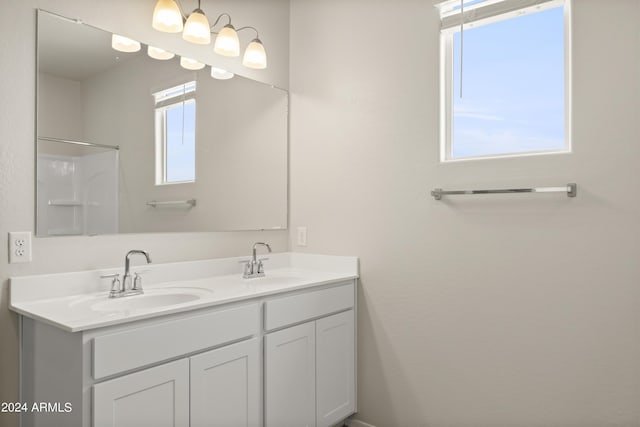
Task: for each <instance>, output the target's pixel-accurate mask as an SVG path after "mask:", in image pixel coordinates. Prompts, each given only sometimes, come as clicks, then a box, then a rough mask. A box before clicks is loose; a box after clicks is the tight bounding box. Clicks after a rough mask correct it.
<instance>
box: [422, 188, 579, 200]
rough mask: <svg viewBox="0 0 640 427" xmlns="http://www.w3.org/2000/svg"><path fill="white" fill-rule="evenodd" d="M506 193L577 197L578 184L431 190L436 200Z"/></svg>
mask: <svg viewBox="0 0 640 427" xmlns="http://www.w3.org/2000/svg"><path fill="white" fill-rule="evenodd" d="M504 193H566V194H567V197H576V195H577V194H578V184H567V185H565V186H562V187H535V188H507V189H504V190H451V191H445V190H443V189H442V188H436V189H434V190H433V191H431V195H432V196H433V198H434V199H436V200H441V199H442V196H452V195H467V194H504Z"/></svg>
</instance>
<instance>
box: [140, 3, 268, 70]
mask: <svg viewBox="0 0 640 427" xmlns="http://www.w3.org/2000/svg"><path fill="white" fill-rule="evenodd" d="M200 6H201V0H198V7H197V8H196V9H194V10H193V12H191V14H190V15H189V16H188V17H187V16H185V15H184V13H182V10H183V9H182V7H181V6H180V2H179V0H158V2H157V3H156V6H155V9H154V11H153V20H152V26H153V28H155V29H156V30H158V31H164V32H168V33H177V32H180V31H182V38H183V39H184V40H186V41H188V42H191V43H195V44H210V43H211V34H215V35H216V39H215V43H214V46H213V51H214V52H216V53H217V54H218V55H222V56H228V57H238V56H240V39H239V37H238V32H240V31H242V30H245V29H251V30H253V31H255V32H256V36H255V38H253V40H251V42H250V43H249V45H248V46H247V48H246V49H245V52H244V56H243V59H242V64H243V65H244V66H245V67H248V68H254V69H258V70H262V69H265V68H267V53H266V51H265V48H264V45H263V44H262V41H260V38H259V36H258V31H257V30H256V29H255V28H254V27H251V26H245V27H241V28H238V29H237V30H236V29H235V27H234V26H233V25H232V24H231V16H230V15H229V14H228V13H221V14H220V15H218V17H217V18H216V20H215V22H214V24H213V25H211V26H210V25H209V20H208V19H207V17H206V15H205V13H204V11H203V10H202V9H201V7H200ZM222 17H226V18H227V19H228V21H229V22H228V23H227V24H226V25H225V26H224V27H223V28H222V29H221V30H220V31H219V32H216V31H214V30H213V29H214V27H215V26H216V25H217V24H218V22H220V19H221V18H222ZM183 24H184V25H183Z"/></svg>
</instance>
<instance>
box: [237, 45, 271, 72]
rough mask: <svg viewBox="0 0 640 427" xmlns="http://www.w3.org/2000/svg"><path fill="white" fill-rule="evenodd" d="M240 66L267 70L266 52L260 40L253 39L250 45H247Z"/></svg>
mask: <svg viewBox="0 0 640 427" xmlns="http://www.w3.org/2000/svg"><path fill="white" fill-rule="evenodd" d="M242 65H244V66H245V67H248V68H254V69H256V70H263V69H265V68H267V52H265V50H264V45H263V44H262V42H261V41H260V39H253V40H252V41H251V43H249V46H247V49H246V50H245V51H244V57H243V58H242Z"/></svg>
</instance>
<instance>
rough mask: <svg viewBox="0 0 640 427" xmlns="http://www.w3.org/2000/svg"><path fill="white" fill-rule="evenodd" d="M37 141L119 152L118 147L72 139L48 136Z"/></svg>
mask: <svg viewBox="0 0 640 427" xmlns="http://www.w3.org/2000/svg"><path fill="white" fill-rule="evenodd" d="M38 140H42V141H51V142H62V143H63V144H73V145H84V146H86V147H98V148H106V149H109V150H119V149H120V146H119V145H105V144H96V143H95V142H85V141H74V140H72V139H61V138H52V137H50V136H39V137H38Z"/></svg>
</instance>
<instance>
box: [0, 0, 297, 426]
mask: <svg viewBox="0 0 640 427" xmlns="http://www.w3.org/2000/svg"><path fill="white" fill-rule="evenodd" d="M154 5H155V1H154V0H145V1H135V2H132V1H128V0H113V1H108V2H106V1H98V0H68V1H64V2H61V1H56V0H26V1H19V2H17V1H10V0H0V29H1V30H0V93H2V94H3V97H2V99H3V101H2V102H0V236H3V237H2V242H3V243H2V244H0V401H1V402H11V401H16V399H17V398H18V336H17V335H18V332H17V331H18V329H17V317H16V316H15V315H13V314H12V313H11V312H9V311H8V309H7V303H8V278H9V277H11V276H14V275H16V276H17V275H24V274H37V273H45V272H62V271H69V270H82V269H91V268H98V267H106V266H118V265H121V264H122V262H123V257H124V254H125V252H126V251H127V250H129V249H132V248H140V249H147V250H149V251H150V252H151V254H152V256H153V260H154V261H155V262H169V261H179V260H189V259H203V258H210V257H220V256H236V255H243V254H247V253H248V251H249V250H250V247H251V244H252V243H253V242H255V241H258V240H261V241H268V242H270V243H271V244H272V246H274V250H276V251H282V250H286V249H287V233H286V232H284V231H278V232H264V233H261V232H236V233H188V234H187V233H182V234H147V235H135V234H129V235H119V236H99V237H67V238H42V239H35V240H34V250H33V257H34V261H33V262H32V263H30V264H12V265H8V264H7V258H8V254H7V246H8V245H7V240H6V236H7V232H8V231H22V230H33V228H34V200H35V195H34V185H35V184H34V177H35V171H34V158H35V150H34V146H35V144H34V135H35V131H34V123H35V103H34V100H35V80H36V79H35V11H34V8H35V7H41V8H44V9H47V10H50V11H53V12H57V13H60V14H63V15H66V16H74V17H78V18H81V19H83V20H84V21H85V22H88V23H92V24H94V25H96V26H98V27H102V28H105V29H108V30H111V31H118V32H121V33H125V34H128V35H130V36H132V37H137V38H139V39H140V40H141V41H143V42H145V43H154V44H158V45H167V46H168V45H172V46H169V47H172V48H173V50H175V51H176V52H178V53H180V54H185V55H186V54H189V55H190V56H207V55H208V54H202V53H201V52H205V51H207V52H209V51H210V50H211V49H210V48H209V49H206V48H205V49H204V50H202V49H197V48H196V47H192V46H188V45H187V43H185V42H181V41H180V38H179V37H178V36H176V35H171V34H161V33H157V32H156V31H155V30H153V29H152V28H151V26H150V22H151V13H152V11H153V7H154ZM203 6H206V10H212V13H213V11H215V12H220V11H223V10H224V11H227V12H229V13H231V15H232V16H233V17H234V23H235V24H236V25H238V24H243V25H244V24H248V25H252V24H253V25H256V26H257V27H258V28H259V29H260V31H261V37H262V40H263V42H264V43H265V45H266V46H267V49H268V54H269V61H270V62H269V68H268V69H267V70H265V71H252V72H251V73H247V74H251V75H253V76H254V77H258V78H259V79H261V80H262V81H266V82H268V83H273V84H276V85H278V86H284V87H286V84H287V82H288V14H289V9H288V1H286V0H272V1H269V2H268V3H267V2H263V1H259V0H256V1H253V0H251V1H242V2H235V1H216V2H208V1H205V2H203ZM250 36H251V34H245V35H244V36H243V37H250ZM211 56H213V53H211ZM202 59H204V60H206V59H207V58H204V57H203V58H202ZM234 61H235V62H234ZM222 62H225V63H228V65H227V68H229V69H233V70H234V71H240V70H241V69H242V67H240V66H239V65H238V64H239V60H226V61H222ZM0 425H2V426H3V427H5V426H6V427H13V426H15V425H17V418H16V417H15V416H12V415H10V414H6V413H0Z"/></svg>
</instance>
